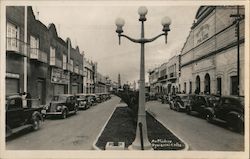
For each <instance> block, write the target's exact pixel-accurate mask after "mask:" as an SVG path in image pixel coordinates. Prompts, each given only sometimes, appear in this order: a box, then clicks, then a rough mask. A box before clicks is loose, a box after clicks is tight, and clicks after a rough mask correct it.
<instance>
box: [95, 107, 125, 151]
mask: <svg viewBox="0 0 250 159" xmlns="http://www.w3.org/2000/svg"><path fill="white" fill-rule="evenodd" d="M125 106H127V104H125V103H118V104H117V105H116V107H115V108H114V109H113V111H112V113H111V114H110V116H109V118H108V119H107V121H106V122H105V124H104V125H103V127H102V129H101V131H100V133H99V134H98V135H97V137H96V139H95V140H94V143H93V144H92V148H93V149H94V150H100V151H102V149H100V148H99V147H97V146H96V143H97V141H98V139H99V137H100V136H101V134H102V132H103V130H104V129H105V127H106V126H107V124H108V122H109V120H110V118H111V117H112V115H113V113H114V111H115V109H116V108H117V107H125Z"/></svg>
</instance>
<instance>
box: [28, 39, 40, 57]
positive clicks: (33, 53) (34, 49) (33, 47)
mask: <svg viewBox="0 0 250 159" xmlns="http://www.w3.org/2000/svg"><path fill="white" fill-rule="evenodd" d="M38 48H39V39H38V38H36V37H34V36H30V58H38V54H39V52H38Z"/></svg>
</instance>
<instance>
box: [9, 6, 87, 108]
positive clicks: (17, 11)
mask: <svg viewBox="0 0 250 159" xmlns="http://www.w3.org/2000/svg"><path fill="white" fill-rule="evenodd" d="M25 19H26V20H25ZM26 21H27V23H26V25H27V33H26V35H25V22H26ZM25 37H27V42H25ZM25 59H26V60H27V62H25ZM25 70H27V75H25ZM25 79H27V83H25V82H24V80H25ZM26 88H27V89H26ZM25 89H26V90H25ZM25 91H26V92H28V93H30V94H31V96H32V98H33V99H37V100H34V101H33V102H34V103H36V104H46V103H48V102H49V101H50V100H51V98H52V96H53V95H55V94H61V93H80V92H82V91H83V55H82V54H80V52H79V48H78V47H76V48H73V47H72V46H71V43H70V39H69V38H67V40H66V41H64V40H63V39H61V38H60V37H59V36H58V35H57V31H56V27H55V25H54V24H50V25H49V26H48V27H46V26H45V25H44V24H43V23H41V22H40V21H39V20H37V19H36V18H35V16H34V13H33V10H32V7H27V16H26V17H25V7H21V6H8V7H6V94H12V93H22V92H25Z"/></svg>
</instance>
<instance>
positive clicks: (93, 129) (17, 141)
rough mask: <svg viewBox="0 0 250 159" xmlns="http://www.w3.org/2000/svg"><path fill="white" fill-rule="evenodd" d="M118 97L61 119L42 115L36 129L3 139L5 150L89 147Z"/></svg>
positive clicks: (84, 148) (76, 148)
mask: <svg viewBox="0 0 250 159" xmlns="http://www.w3.org/2000/svg"><path fill="white" fill-rule="evenodd" d="M119 101H120V99H119V98H118V97H116V96H112V98H111V99H110V100H108V101H105V102H103V103H100V104H98V105H96V106H92V107H90V108H89V109H87V110H83V111H78V112H77V115H72V116H69V117H68V118H66V119H64V120H62V119H58V118H52V119H46V120H45V121H44V123H43V124H42V127H41V128H40V130H38V131H36V132H29V133H22V134H21V135H18V136H17V137H15V138H13V139H10V140H9V141H7V142H6V149H7V150H91V149H92V144H93V142H94V140H95V139H96V137H97V135H98V134H99V133H100V131H101V129H102V127H103V125H104V124H105V122H106V121H107V120H108V118H109V116H110V115H111V113H112V112H113V110H114V108H115V106H116V105H117V104H118V103H119Z"/></svg>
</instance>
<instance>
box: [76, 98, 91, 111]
mask: <svg viewBox="0 0 250 159" xmlns="http://www.w3.org/2000/svg"><path fill="white" fill-rule="evenodd" d="M75 96H76V100H77V104H78V108H79V109H84V110H86V109H88V108H89V107H90V106H91V105H92V103H91V102H90V101H89V99H88V97H87V94H76V95H75Z"/></svg>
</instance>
